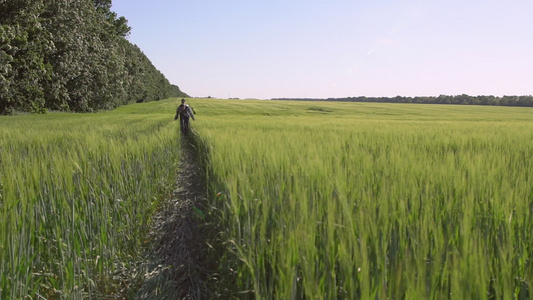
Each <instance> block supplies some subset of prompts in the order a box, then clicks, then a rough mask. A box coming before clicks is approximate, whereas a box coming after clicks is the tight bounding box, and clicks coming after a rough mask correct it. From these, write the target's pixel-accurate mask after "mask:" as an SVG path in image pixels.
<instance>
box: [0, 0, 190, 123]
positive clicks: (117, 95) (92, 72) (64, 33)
mask: <svg viewBox="0 0 533 300" xmlns="http://www.w3.org/2000/svg"><path fill="white" fill-rule="evenodd" d="M111 5H112V3H111V0H0V114H12V113H15V112H17V111H22V112H46V111H47V110H60V111H73V112H91V111H97V110H101V109H112V108H115V107H117V106H120V105H123V104H128V103H132V102H146V101H154V100H160V99H164V98H167V97H169V96H176V97H185V96H187V95H186V94H184V93H183V92H181V90H180V89H179V87H177V86H175V85H172V84H170V83H169V81H168V80H167V79H166V78H165V76H164V75H163V74H162V73H161V72H160V71H158V70H157V69H156V68H155V67H154V65H153V64H152V63H151V62H150V60H149V59H148V57H147V56H146V55H145V54H144V53H143V52H142V51H141V49H139V47H137V46H136V45H134V44H132V43H130V42H129V41H128V40H127V36H128V35H129V33H130V30H131V28H130V27H129V26H128V23H127V20H126V19H125V18H124V17H118V16H117V14H116V13H115V12H113V11H112V10H111Z"/></svg>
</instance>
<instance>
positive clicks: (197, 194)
mask: <svg viewBox="0 0 533 300" xmlns="http://www.w3.org/2000/svg"><path fill="white" fill-rule="evenodd" d="M198 156H199V154H198V151H196V149H195V146H194V140H193V136H192V134H191V135H189V136H183V135H182V137H181V158H180V163H179V171H178V180H177V184H176V189H175V190H174V191H173V193H172V198H171V199H170V201H168V202H166V203H165V204H164V205H163V206H162V207H161V208H160V210H159V212H157V213H156V214H155V216H154V218H153V221H152V222H153V223H152V228H151V232H150V237H151V240H152V243H153V247H151V249H152V251H153V253H150V254H149V256H151V258H150V259H149V261H150V262H149V266H146V267H145V268H142V269H144V270H143V271H146V275H145V278H144V283H143V285H142V287H141V288H140V290H139V291H138V293H137V296H136V299H211V298H213V295H212V294H211V293H210V292H209V290H208V288H207V286H206V282H208V281H209V278H210V273H211V272H210V271H209V267H208V265H207V263H208V251H209V247H208V244H207V238H208V237H207V236H206V234H203V232H202V231H203V230H202V228H204V229H206V228H207V227H208V226H209V224H207V221H206V219H205V215H204V211H205V209H204V208H205V207H206V172H205V169H204V167H203V166H202V165H201V163H200V157H198Z"/></svg>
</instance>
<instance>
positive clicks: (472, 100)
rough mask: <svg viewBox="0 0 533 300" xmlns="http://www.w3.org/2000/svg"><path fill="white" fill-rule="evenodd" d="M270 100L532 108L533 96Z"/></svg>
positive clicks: (463, 95) (362, 97)
mask: <svg viewBox="0 0 533 300" xmlns="http://www.w3.org/2000/svg"><path fill="white" fill-rule="evenodd" d="M272 100H297V101H298V100H300V101H344V102H383V103H425V104H462V105H500V106H527V107H533V96H502V97H496V96H469V95H465V94H462V95H455V96H449V95H440V96H438V97H434V96H429V97H402V96H396V97H364V96H361V97H347V98H327V99H316V98H277V99H272Z"/></svg>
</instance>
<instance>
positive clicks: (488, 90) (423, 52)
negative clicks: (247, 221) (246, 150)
mask: <svg viewBox="0 0 533 300" xmlns="http://www.w3.org/2000/svg"><path fill="white" fill-rule="evenodd" d="M112 10H113V11H115V12H116V13H117V14H118V15H119V16H124V17H125V18H126V19H128V24H129V26H131V27H132V31H131V34H130V37H129V40H130V42H132V43H133V44H136V45H137V46H139V47H140V48H141V50H142V51H143V52H144V53H145V54H146V55H147V56H148V58H149V59H150V60H151V61H152V63H153V64H154V65H155V67H156V68H157V69H158V70H160V71H161V72H162V73H163V74H164V75H165V76H166V77H167V78H168V79H169V81H170V82H171V83H173V84H176V85H178V86H179V87H180V88H181V90H182V91H184V92H186V93H188V94H189V95H190V96H193V97H207V96H211V97H216V98H241V99H243V98H257V99H270V98H281V97H287V98H298V97H299V98H302V97H305V98H329V97H332V98H339V97H355V96H368V97H380V96H384V97H394V96H397V95H400V96H438V95H441V94H443V95H459V94H468V95H472V96H476V95H494V96H503V95H532V94H533V18H532V16H533V1H532V0H505V1H504V0H439V1H437V0H306V1H304V0H285V1H282V0H262V1H260V0H225V1H220V0H218V1H216V0H188V1H186V0H153V1H145V0H144V1H141V0H113V7H112Z"/></svg>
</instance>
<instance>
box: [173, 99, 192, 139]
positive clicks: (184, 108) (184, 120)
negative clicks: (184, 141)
mask: <svg viewBox="0 0 533 300" xmlns="http://www.w3.org/2000/svg"><path fill="white" fill-rule="evenodd" d="M192 112H193V110H192V109H191V107H190V106H189V105H187V104H186V103H185V99H181V104H180V105H179V106H178V109H177V110H176V115H175V116H174V120H177V119H178V118H179V119H180V128H181V132H182V133H188V132H189V117H191V118H192V119H193V120H194V114H193V113H192Z"/></svg>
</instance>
